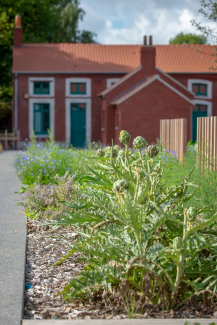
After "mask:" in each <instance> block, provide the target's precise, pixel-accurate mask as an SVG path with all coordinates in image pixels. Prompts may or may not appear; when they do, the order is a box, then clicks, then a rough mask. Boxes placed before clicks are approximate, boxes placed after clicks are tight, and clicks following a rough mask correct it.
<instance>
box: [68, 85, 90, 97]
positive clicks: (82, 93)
mask: <svg viewBox="0 0 217 325" xmlns="http://www.w3.org/2000/svg"><path fill="white" fill-rule="evenodd" d="M71 85H76V86H77V90H76V91H75V92H72V91H71ZM79 85H84V86H85V91H84V92H81V91H79ZM86 93H87V87H86V83H85V82H71V83H70V94H71V95H86Z"/></svg>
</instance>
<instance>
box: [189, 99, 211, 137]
mask: <svg viewBox="0 0 217 325" xmlns="http://www.w3.org/2000/svg"><path fill="white" fill-rule="evenodd" d="M206 116H207V106H206V105H196V106H195V107H194V108H193V111H192V140H193V142H195V141H197V118H198V117H206Z"/></svg>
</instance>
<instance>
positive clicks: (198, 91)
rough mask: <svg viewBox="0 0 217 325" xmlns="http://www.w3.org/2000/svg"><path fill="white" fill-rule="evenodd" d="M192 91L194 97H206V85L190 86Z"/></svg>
mask: <svg viewBox="0 0 217 325" xmlns="http://www.w3.org/2000/svg"><path fill="white" fill-rule="evenodd" d="M192 91H193V93H195V95H196V96H207V85H205V84H196V83H194V84H192Z"/></svg>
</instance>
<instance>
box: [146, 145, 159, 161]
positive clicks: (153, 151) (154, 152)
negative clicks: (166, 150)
mask: <svg viewBox="0 0 217 325" xmlns="http://www.w3.org/2000/svg"><path fill="white" fill-rule="evenodd" d="M158 152H159V150H158V148H157V147H156V146H155V145H153V144H151V145H150V146H148V148H147V155H148V156H149V157H150V158H154V157H155V156H157V154H158Z"/></svg>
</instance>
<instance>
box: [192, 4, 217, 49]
mask: <svg viewBox="0 0 217 325" xmlns="http://www.w3.org/2000/svg"><path fill="white" fill-rule="evenodd" d="M200 4H201V8H200V9H199V12H201V13H202V14H203V15H204V16H205V17H206V18H208V19H209V20H211V21H212V22H215V23H216V22H217V2H216V1H213V0H201V1H200ZM191 23H192V25H193V26H195V27H196V28H197V29H198V30H199V31H201V32H202V33H203V34H204V35H206V36H210V37H211V38H212V40H213V42H214V44H217V34H216V30H215V29H212V28H210V27H207V26H202V25H201V23H200V22H198V21H197V20H196V19H192V20H191Z"/></svg>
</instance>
